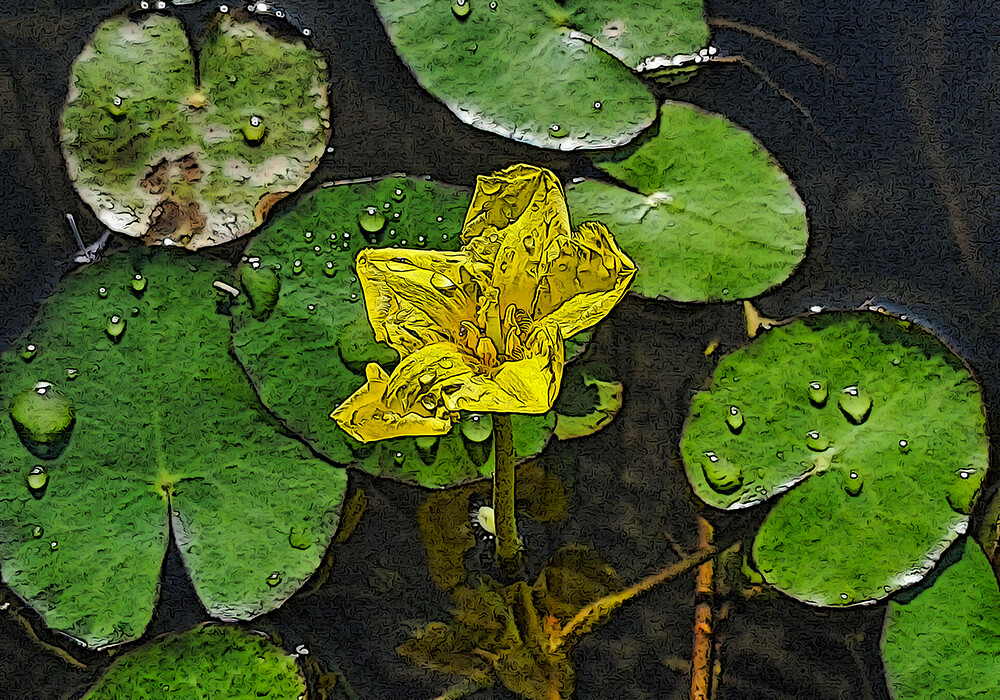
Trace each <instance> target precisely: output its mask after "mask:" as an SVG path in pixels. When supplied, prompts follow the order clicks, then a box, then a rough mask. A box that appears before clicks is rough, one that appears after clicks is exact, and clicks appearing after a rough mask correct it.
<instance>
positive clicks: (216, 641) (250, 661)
mask: <svg viewBox="0 0 1000 700" xmlns="http://www.w3.org/2000/svg"><path fill="white" fill-rule="evenodd" d="M305 693H306V683H305V679H304V678H303V677H302V674H301V672H300V671H299V668H298V665H297V664H296V663H295V659H294V657H292V656H289V655H288V654H286V653H285V652H284V651H282V650H281V649H280V648H279V647H277V646H275V645H274V644H272V643H271V642H269V641H267V640H266V639H265V638H264V637H262V636H260V635H257V634H250V633H248V632H244V631H242V630H240V629H238V628H234V627H217V626H206V627H197V628H195V629H193V630H190V631H188V632H183V633H181V634H177V635H171V636H167V637H161V638H159V639H156V640H154V641H153V642H152V643H150V644H149V645H147V646H145V647H143V648H141V649H139V650H137V651H135V652H132V653H130V654H128V655H127V656H124V657H122V658H120V659H118V660H116V661H115V663H114V664H112V665H111V668H109V669H108V671H107V673H105V674H104V677H103V678H101V680H100V681H99V682H98V683H97V685H95V686H94V687H93V689H91V691H90V692H89V693H87V695H86V696H85V698H86V700H120V698H167V697H170V698H187V699H188V700H216V699H220V700H221V698H226V699H227V700H230V699H231V700H242V699H246V700H250V698H271V700H300V699H301V698H303V697H304V696H305Z"/></svg>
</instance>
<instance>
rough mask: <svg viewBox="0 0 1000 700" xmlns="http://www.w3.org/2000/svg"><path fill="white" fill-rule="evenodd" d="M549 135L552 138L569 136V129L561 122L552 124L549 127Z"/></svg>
mask: <svg viewBox="0 0 1000 700" xmlns="http://www.w3.org/2000/svg"><path fill="white" fill-rule="evenodd" d="M549 136H551V137H552V138H554V139H561V138H564V137H566V136H569V129H567V128H565V127H564V126H562V124H553V125H552V126H550V127H549Z"/></svg>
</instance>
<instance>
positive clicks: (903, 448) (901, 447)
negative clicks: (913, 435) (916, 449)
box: [899, 440, 910, 455]
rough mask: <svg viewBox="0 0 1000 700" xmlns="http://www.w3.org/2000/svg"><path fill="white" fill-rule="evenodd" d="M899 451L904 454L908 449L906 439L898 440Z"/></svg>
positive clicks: (908, 444) (908, 445)
mask: <svg viewBox="0 0 1000 700" xmlns="http://www.w3.org/2000/svg"><path fill="white" fill-rule="evenodd" d="M899 451H900V452H902V453H903V454H904V455H905V454H907V453H908V452H909V451H910V443H909V441H908V440H900V441H899Z"/></svg>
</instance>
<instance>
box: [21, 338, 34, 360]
mask: <svg viewBox="0 0 1000 700" xmlns="http://www.w3.org/2000/svg"><path fill="white" fill-rule="evenodd" d="M37 354H38V346H37V345H35V344H34V343H28V344H27V345H25V346H24V350H22V351H21V359H22V360H24V361H25V362H31V361H32V360H33V359H35V355H37Z"/></svg>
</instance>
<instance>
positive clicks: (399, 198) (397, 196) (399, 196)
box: [392, 187, 406, 202]
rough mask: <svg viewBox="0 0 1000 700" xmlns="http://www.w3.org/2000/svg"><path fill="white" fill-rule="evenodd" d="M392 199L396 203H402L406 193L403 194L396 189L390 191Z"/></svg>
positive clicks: (400, 190)
mask: <svg viewBox="0 0 1000 700" xmlns="http://www.w3.org/2000/svg"><path fill="white" fill-rule="evenodd" d="M392 198H393V199H394V200H395V201H397V202H402V201H403V200H404V199H406V193H405V192H403V190H402V189H400V188H399V187H397V188H396V189H394V190H393V191H392Z"/></svg>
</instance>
